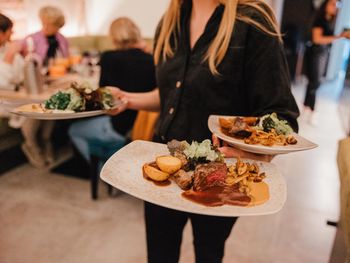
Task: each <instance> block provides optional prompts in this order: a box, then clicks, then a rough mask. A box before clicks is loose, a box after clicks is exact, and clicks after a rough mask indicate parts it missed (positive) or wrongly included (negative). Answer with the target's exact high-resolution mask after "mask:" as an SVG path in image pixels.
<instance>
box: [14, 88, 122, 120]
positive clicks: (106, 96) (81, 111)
mask: <svg viewBox="0 0 350 263" xmlns="http://www.w3.org/2000/svg"><path fill="white" fill-rule="evenodd" d="M122 103H123V102H122V101H120V100H115V99H114V98H113V96H112V94H111V93H110V90H109V89H108V88H95V89H93V88H92V86H91V85H90V84H89V83H88V82H86V83H81V84H78V83H77V82H73V83H72V84H71V87H70V88H68V89H65V90H62V91H58V92H57V93H55V94H53V95H52V96H51V97H50V98H49V99H47V100H46V101H44V102H42V103H30V104H24V105H21V106H19V107H16V108H14V109H13V110H12V111H11V113H14V114H17V115H21V116H24V117H28V118H32V119H41V120H62V119H77V118H86V117H93V116H98V115H101V114H105V113H106V111H107V110H109V109H112V108H114V107H118V106H120V105H121V104H122Z"/></svg>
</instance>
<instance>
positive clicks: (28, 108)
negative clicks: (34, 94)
mask: <svg viewBox="0 0 350 263" xmlns="http://www.w3.org/2000/svg"><path fill="white" fill-rule="evenodd" d="M122 103H123V102H122V101H116V102H114V107H118V106H120V105H121V104H122ZM11 113H14V114H17V115H21V116H24V117H27V118H31V119H38V120H66V119H79V118H87V117H93V116H98V115H102V114H105V113H106V110H93V111H82V112H73V111H56V110H46V111H43V110H40V103H30V104H25V105H21V106H19V107H16V108H15V109H13V110H12V111H11Z"/></svg>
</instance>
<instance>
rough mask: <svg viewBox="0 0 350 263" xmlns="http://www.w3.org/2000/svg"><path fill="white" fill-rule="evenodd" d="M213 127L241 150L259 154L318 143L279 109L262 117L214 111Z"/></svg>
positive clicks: (210, 124)
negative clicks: (280, 115)
mask: <svg viewBox="0 0 350 263" xmlns="http://www.w3.org/2000/svg"><path fill="white" fill-rule="evenodd" d="M208 127H209V130H210V131H211V132H212V133H213V134H215V135H216V136H217V137H218V138H220V139H221V140H223V141H225V142H227V143H228V144H230V145H232V146H234V147H237V148H239V149H241V150H244V151H247V152H252V153H259V154H270V155H275V154H284V153H290V152H297V151H305V150H311V149H313V148H316V147H317V146H318V145H317V144H315V143H313V142H311V141H309V140H307V139H306V138H304V137H302V136H300V135H298V134H296V133H295V132H293V129H292V128H291V127H290V126H289V125H288V123H287V121H285V120H280V119H279V118H278V117H277V115H276V113H272V114H267V115H264V116H262V117H240V116H221V115H210V116H209V119H208Z"/></svg>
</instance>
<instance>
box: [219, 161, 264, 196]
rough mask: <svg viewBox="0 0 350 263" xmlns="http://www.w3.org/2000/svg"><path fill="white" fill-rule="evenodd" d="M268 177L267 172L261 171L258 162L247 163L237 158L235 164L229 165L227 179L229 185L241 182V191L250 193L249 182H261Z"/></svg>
mask: <svg viewBox="0 0 350 263" xmlns="http://www.w3.org/2000/svg"><path fill="white" fill-rule="evenodd" d="M265 177H266V175H265V173H259V167H258V165H257V164H256V163H252V164H250V163H245V162H242V161H241V159H239V158H238V159H237V162H236V163H235V164H232V165H229V166H228V173H227V177H226V180H225V183H226V184H227V185H234V184H237V183H239V191H241V192H245V193H246V194H248V195H249V193H250V188H249V182H255V183H258V182H261V181H262V180H263V179H264V178H265Z"/></svg>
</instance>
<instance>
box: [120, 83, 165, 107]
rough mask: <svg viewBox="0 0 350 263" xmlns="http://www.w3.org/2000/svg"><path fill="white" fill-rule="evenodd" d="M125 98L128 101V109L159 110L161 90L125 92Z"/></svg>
mask: <svg viewBox="0 0 350 263" xmlns="http://www.w3.org/2000/svg"><path fill="white" fill-rule="evenodd" d="M123 99H124V100H126V101H127V102H128V109H132V110H146V111H159V110H160V98H159V90H158V88H157V89H154V90H152V91H150V92H142V93H136V92H123Z"/></svg>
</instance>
